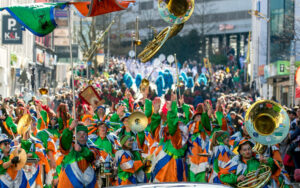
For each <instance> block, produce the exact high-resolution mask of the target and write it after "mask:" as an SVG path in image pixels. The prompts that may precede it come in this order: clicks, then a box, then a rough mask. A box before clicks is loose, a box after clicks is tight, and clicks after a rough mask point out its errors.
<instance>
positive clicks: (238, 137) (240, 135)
mask: <svg viewBox="0 0 300 188" xmlns="http://www.w3.org/2000/svg"><path fill="white" fill-rule="evenodd" d="M242 140H249V141H250V142H251V143H252V144H253V145H254V144H255V141H254V140H253V139H252V138H251V137H250V136H249V134H248V132H247V129H246V126H245V125H242V128H241V130H240V131H237V132H236V133H234V134H233V135H232V136H230V138H229V145H230V150H231V151H233V152H234V153H235V154H236V155H237V154H238V152H237V149H238V146H239V143H240V141H242Z"/></svg>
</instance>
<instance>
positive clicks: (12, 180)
mask: <svg viewBox="0 0 300 188" xmlns="http://www.w3.org/2000/svg"><path fill="white" fill-rule="evenodd" d="M10 143H11V140H10V139H9V138H8V136H7V135H6V134H0V149H1V151H0V187H20V188H28V187H30V186H29V183H28V180H27V178H26V176H25V173H24V171H23V169H20V170H16V169H15V168H14V167H15V165H16V164H18V163H19V161H20V158H19V156H15V157H13V158H12V159H11V160H10V152H11V147H10Z"/></svg>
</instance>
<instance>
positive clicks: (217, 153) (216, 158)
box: [210, 131, 234, 183]
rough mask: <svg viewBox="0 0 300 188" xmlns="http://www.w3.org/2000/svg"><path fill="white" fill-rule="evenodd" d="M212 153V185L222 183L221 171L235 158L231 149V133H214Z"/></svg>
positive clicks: (211, 146)
mask: <svg viewBox="0 0 300 188" xmlns="http://www.w3.org/2000/svg"><path fill="white" fill-rule="evenodd" d="M210 150H211V151H212V158H211V162H212V168H213V171H212V174H211V177H210V183H222V182H221V181H220V178H219V176H218V173H219V172H220V170H222V169H224V168H225V166H226V164H227V163H228V162H229V161H230V159H231V158H232V157H233V156H234V154H233V153H232V151H231V150H230V148H229V133H228V132H225V131H217V132H215V133H214V135H213V137H212V141H211V145H210Z"/></svg>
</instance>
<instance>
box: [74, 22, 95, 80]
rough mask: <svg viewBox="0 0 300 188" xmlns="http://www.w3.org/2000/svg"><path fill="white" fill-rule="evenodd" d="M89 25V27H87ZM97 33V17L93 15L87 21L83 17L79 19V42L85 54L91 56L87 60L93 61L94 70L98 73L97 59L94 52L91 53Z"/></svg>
mask: <svg viewBox="0 0 300 188" xmlns="http://www.w3.org/2000/svg"><path fill="white" fill-rule="evenodd" d="M86 25H87V27H86ZM97 33H99V31H97V30H96V18H95V17H92V20H91V21H90V22H89V21H86V22H85V23H83V21H82V19H80V21H79V30H78V43H79V46H80V48H81V51H82V52H83V54H84V56H89V57H91V58H88V59H87V61H91V62H92V64H93V66H92V67H93V70H94V73H95V75H96V74H97V60H96V58H95V56H94V53H95V52H96V51H94V52H93V54H89V51H90V49H91V48H92V44H93V42H94V41H95V40H96V37H97Z"/></svg>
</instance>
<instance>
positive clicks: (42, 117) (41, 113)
mask: <svg viewBox="0 0 300 188" xmlns="http://www.w3.org/2000/svg"><path fill="white" fill-rule="evenodd" d="M37 119H38V122H37V129H38V130H43V129H47V128H48V124H49V116H48V113H47V112H46V111H45V110H40V109H39V108H37Z"/></svg>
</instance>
